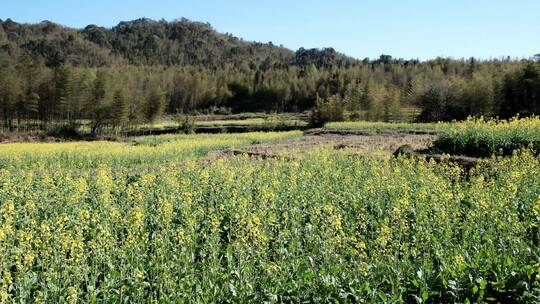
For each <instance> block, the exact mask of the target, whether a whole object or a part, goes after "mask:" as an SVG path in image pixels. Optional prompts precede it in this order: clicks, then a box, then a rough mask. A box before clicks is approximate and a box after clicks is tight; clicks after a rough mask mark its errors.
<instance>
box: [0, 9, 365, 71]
mask: <svg viewBox="0 0 540 304" xmlns="http://www.w3.org/2000/svg"><path fill="white" fill-rule="evenodd" d="M0 49H1V50H3V51H4V52H5V53H7V54H8V56H7V57H10V58H14V57H17V55H18V54H20V53H21V52H28V53H29V54H31V56H32V57H34V58H39V59H41V60H43V61H44V62H45V64H46V65H47V66H49V67H55V66H59V65H61V64H63V63H70V64H72V65H75V66H83V67H105V66H112V65H119V64H131V65H166V66H171V65H180V66H187V65H200V66H204V67H221V66H224V65H227V64H229V65H235V66H238V65H242V64H247V65H249V66H262V67H264V68H266V69H267V68H270V67H285V66H290V65H309V64H312V63H313V64H315V65H316V66H318V67H322V66H325V67H327V66H333V65H338V66H344V65H351V64H354V62H355V60H354V59H352V58H350V57H347V56H345V55H342V54H339V53H338V52H336V51H335V50H334V49H332V48H326V49H323V50H317V49H311V50H305V49H300V50H299V51H298V52H296V53H295V52H293V51H291V50H289V49H287V48H284V47H282V46H276V45H273V44H272V43H271V42H269V43H259V42H251V41H244V40H243V39H241V38H238V37H235V36H233V35H231V34H223V33H219V32H217V31H216V30H215V29H214V28H212V26H211V25H210V24H208V23H201V22H193V21H190V20H188V19H185V18H182V19H180V20H176V21H172V22H167V21H165V20H160V21H154V20H151V19H147V18H141V19H137V20H133V21H123V22H120V23H118V25H116V26H114V27H112V28H104V27H101V26H97V25H88V26H86V27H85V28H84V29H73V28H69V27H64V26H62V25H59V24H56V23H54V22H50V21H43V22H41V23H37V24H23V23H17V22H15V21H13V20H11V19H8V20H6V21H2V20H0Z"/></svg>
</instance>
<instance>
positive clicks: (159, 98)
mask: <svg viewBox="0 0 540 304" xmlns="http://www.w3.org/2000/svg"><path fill="white" fill-rule="evenodd" d="M165 107H166V99H165V93H164V92H163V90H162V89H161V88H160V87H159V86H157V85H153V86H152V88H151V89H150V94H149V96H148V99H147V103H146V112H145V118H146V121H148V122H150V123H153V122H155V121H156V120H157V119H158V118H160V117H161V115H162V114H163V110H164V109H165Z"/></svg>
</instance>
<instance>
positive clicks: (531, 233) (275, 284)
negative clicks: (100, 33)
mask: <svg viewBox="0 0 540 304" xmlns="http://www.w3.org/2000/svg"><path fill="white" fill-rule="evenodd" d="M268 136H270V135H268ZM251 139H252V138H250V140H251ZM154 140H155V141H153V143H154V144H155V146H154V148H156V149H158V150H159V149H164V150H167V149H169V148H170V147H169V146H168V144H171V145H172V144H179V141H175V139H172V140H171V141H167V140H165V139H163V138H161V139H159V140H157V139H154ZM186 141H188V142H189V140H186ZM92 144H97V143H92ZM60 145H66V146H67V147H70V144H60ZM140 145H141V146H142V147H139V146H134V147H129V148H127V147H123V148H122V149H125V150H124V151H123V152H118V153H117V152H115V151H114V150H112V151H108V153H110V154H108V155H107V157H103V158H99V161H102V163H101V164H98V165H96V166H95V167H90V166H78V165H76V163H74V164H75V166H74V167H71V164H70V165H65V164H64V165H62V164H61V160H60V157H61V156H59V154H61V153H68V152H59V151H58V150H55V151H54V152H47V151H48V150H47V151H46V150H45V149H44V150H43V152H35V155H30V156H28V157H30V158H31V157H35V158H34V159H35V160H36V161H39V162H45V163H47V162H49V164H50V165H49V166H43V165H40V166H35V167H32V168H31V169H28V170H20V168H21V167H23V166H22V165H21V164H16V163H15V160H11V162H8V163H7V164H9V166H5V167H4V168H2V169H0V248H1V249H2V250H1V251H0V303H12V302H41V303H58V302H60V303H120V302H135V303H171V302H173V303H183V302H189V303H208V302H234V303H248V302H255V303H259V302H294V303H298V302H304V301H307V302H345V303H347V302H349V303H354V302H372V303H374V302H377V303H379V302H396V303H399V302H430V301H431V302H443V303H448V302H482V301H490V299H491V300H493V299H499V300H500V301H505V300H507V301H521V302H535V301H538V300H539V297H540V280H539V279H538V278H539V272H540V264H539V260H540V249H539V247H538V246H539V237H540V235H539V228H540V227H539V226H540V224H539V223H540V179H539V178H538V176H540V159H538V158H537V157H535V156H533V154H531V153H529V152H522V153H517V154H515V155H513V156H512V157H509V158H503V157H494V158H492V159H488V160H485V162H484V163H482V164H481V165H480V166H479V167H477V169H473V170H472V171H471V172H463V169H461V168H459V167H456V166H453V165H448V164H436V163H434V162H429V161H425V160H422V159H420V160H413V159H408V158H398V159H395V158H392V157H385V158H374V157H361V156H351V155H348V154H346V152H344V151H331V150H325V149H321V150H316V151H314V152H312V153H310V154H309V155H307V156H305V157H304V158H302V159H300V160H286V159H266V160H257V159H250V158H247V157H232V158H228V159H218V160H215V161H213V162H209V163H200V162H196V161H185V162H183V163H181V164H178V163H174V162H169V163H166V164H160V165H155V166H147V167H144V168H142V167H122V166H118V167H113V166H112V165H119V164H123V161H119V160H114V158H115V157H119V158H120V157H123V155H124V154H123V153H125V152H126V151H127V152H128V153H125V154H127V155H128V156H126V157H133V158H128V159H129V160H130V161H132V160H133V159H135V160H136V161H135V162H138V161H139V160H140V159H144V158H143V153H142V152H141V155H138V154H135V155H136V157H135V156H133V155H131V154H130V153H135V152H132V151H131V150H130V149H134V150H136V149H139V148H141V149H151V145H152V143H150V142H146V143H141V144H140ZM112 146H115V145H114V144H113V145H112ZM58 149H60V148H58ZM80 149H82V148H75V150H70V151H72V152H69V153H73V154H72V155H76V153H82V151H81V150H80ZM178 149H180V148H178ZM8 150H9V149H8ZM60 150H61V149H60ZM106 150H107V148H106V147H104V148H103V150H100V151H101V152H102V153H105V152H104V151H106ZM73 151H76V152H73ZM145 151H146V150H145ZM84 153H87V154H86V158H85V159H83V158H82V157H84V156H78V157H81V159H77V161H83V160H95V159H97V156H96V155H97V152H96V151H91V150H90V149H88V150H85V152H84ZM92 153H96V154H92ZM156 153H157V152H156ZM168 153H170V152H169V151H166V152H164V155H171V154H168ZM83 155H85V154H83ZM73 157H75V156H73ZM137 157H140V158H137ZM151 157H155V158H156V159H159V156H156V155H151ZM3 159H8V158H6V157H4V158H3ZM34 159H32V158H31V160H34ZM168 159H174V160H177V158H174V157H173V158H168ZM31 160H28V159H20V160H19V161H20V162H21V163H23V164H25V166H29V164H28V163H27V162H30V161H31ZM55 163H56V164H58V166H57V169H56V170H50V168H51V166H52V164H55ZM74 168H77V169H76V170H74Z"/></svg>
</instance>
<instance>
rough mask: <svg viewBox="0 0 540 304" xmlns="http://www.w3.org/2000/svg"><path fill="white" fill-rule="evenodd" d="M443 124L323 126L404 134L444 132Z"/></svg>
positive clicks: (381, 123) (348, 124) (326, 126)
mask: <svg viewBox="0 0 540 304" xmlns="http://www.w3.org/2000/svg"><path fill="white" fill-rule="evenodd" d="M447 125H448V124H445V123H390V122H369V121H344V122H330V123H327V124H326V125H325V128H326V129H334V130H345V131H364V132H373V133H383V132H405V133H438V132H441V131H442V130H444V129H445V128H446V127H447Z"/></svg>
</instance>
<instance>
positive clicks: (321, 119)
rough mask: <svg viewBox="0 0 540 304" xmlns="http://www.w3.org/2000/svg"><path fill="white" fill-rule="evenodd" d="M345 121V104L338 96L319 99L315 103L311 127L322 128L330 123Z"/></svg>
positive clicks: (311, 116)
mask: <svg viewBox="0 0 540 304" xmlns="http://www.w3.org/2000/svg"><path fill="white" fill-rule="evenodd" d="M343 120H345V103H344V102H343V100H341V98H340V97H339V96H337V95H334V96H331V97H329V98H319V96H317V101H316V102H315V107H314V108H313V109H312V110H311V113H310V115H309V125H310V126H311V127H322V126H324V124H325V123H327V122H330V121H343Z"/></svg>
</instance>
